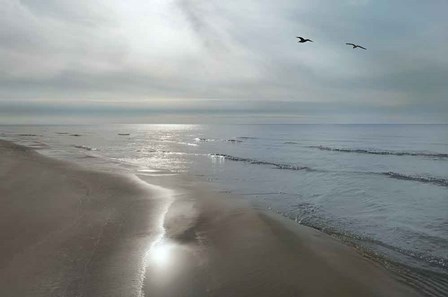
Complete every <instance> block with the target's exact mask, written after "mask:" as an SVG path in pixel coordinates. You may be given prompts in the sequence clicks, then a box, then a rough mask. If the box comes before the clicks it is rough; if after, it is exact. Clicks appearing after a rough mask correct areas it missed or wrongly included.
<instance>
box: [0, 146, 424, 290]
mask: <svg viewBox="0 0 448 297" xmlns="http://www.w3.org/2000/svg"><path fill="white" fill-rule="evenodd" d="M141 178H142V179H145V180H146V181H147V182H144V181H142V179H140V178H138V177H136V176H132V175H125V174H115V173H114V174H112V173H105V172H95V171H92V170H87V169H84V168H81V167H78V166H76V165H73V164H70V163H66V162H61V161H56V160H53V159H50V158H46V157H43V156H41V155H39V154H37V153H36V152H34V151H32V150H31V149H28V148H25V147H22V146H18V145H15V144H11V143H9V142H5V141H1V140H0V296H8V297H16V296H17V297H26V296H36V297H39V296H68V297H72V296H73V297H75V296H92V297H93V296H95V297H100V296H105V297H106V296H107V297H113V296H117V297H125V296H151V297H153V296H154V297H158V296H166V297H176V296H195V297H199V296H219V297H231V296H235V297H238V296H257V297H264V296H266V297H267V296H269V297H272V296H278V297H283V296H285V297H286V296H288V297H295V296H297V297H299V296H301V297H307V296H315V297H325V296H332V297H333V296H366V297H367V296H409V297H411V296H417V295H416V293H414V292H413V291H412V290H411V289H410V288H408V287H407V286H405V285H404V284H402V283H400V282H398V281H397V280H396V279H395V278H394V277H393V276H392V275H391V274H390V273H389V272H388V271H386V270H385V269H384V268H382V267H380V266H379V265H377V264H376V263H373V262H371V261H370V260H367V259H365V258H363V257H362V256H361V255H359V254H358V253H357V252H356V251H355V250H354V249H352V248H350V247H347V246H345V245H343V244H342V243H340V242H338V241H337V240H335V239H333V238H331V237H329V236H327V235H325V234H323V233H321V232H318V231H316V230H313V229H310V228H306V227H303V226H298V225H297V224H294V223H293V222H290V221H288V220H286V219H283V218H281V217H277V216H275V215H272V214H268V213H263V212H259V211H256V210H254V209H252V208H250V207H249V206H248V205H246V204H245V203H244V202H243V201H242V200H240V199H234V198H232V197H229V196H226V195H224V194H219V193H214V192H213V191H210V190H209V189H207V188H206V187H204V186H203V185H201V184H199V183H197V182H195V181H193V180H190V179H189V178H181V177H173V176H159V177H141Z"/></svg>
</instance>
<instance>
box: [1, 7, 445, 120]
mask: <svg viewBox="0 0 448 297" xmlns="http://www.w3.org/2000/svg"><path fill="white" fill-rule="evenodd" d="M447 11H448V1H446V0H429V1H421V0H340V1H334V0H277V1H272V0H238V1H219V0H127V1H121V0H78V1H73V0H20V1H19V0H0V124H1V123H3V124H14V123H18V124H23V123H35V124H46V123H152V122H154V123H448V83H447V81H448V57H447V54H448V19H447V17H446V12H447ZM296 36H304V37H306V38H311V39H312V40H313V41H314V42H313V43H306V44H298V43H297V40H296V38H295V37H296ZM346 42H353V43H357V44H361V45H363V46H365V47H366V48H367V51H364V50H360V49H357V50H353V49H352V48H351V47H349V46H347V45H345V43H346Z"/></svg>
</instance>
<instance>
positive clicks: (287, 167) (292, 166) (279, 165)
mask: <svg viewBox="0 0 448 297" xmlns="http://www.w3.org/2000/svg"><path fill="white" fill-rule="evenodd" d="M210 156H211V157H212V158H222V159H225V160H230V161H235V162H244V163H249V164H254V165H269V166H273V167H276V168H278V169H285V170H312V169H311V168H309V167H307V166H300V165H295V164H282V163H275V162H269V161H260V160H255V159H250V158H240V157H235V156H231V155H226V154H211V155H210Z"/></svg>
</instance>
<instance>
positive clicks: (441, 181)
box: [381, 171, 448, 187]
mask: <svg viewBox="0 0 448 297" xmlns="http://www.w3.org/2000/svg"><path fill="white" fill-rule="evenodd" d="M381 174H382V175H385V176H388V177H390V178H395V179H401V180H409V181H417V182H421V183H428V184H434V185H439V186H443V187H448V179H446V178H439V177H431V176H415V175H406V174H401V173H396V172H391V171H389V172H382V173H381Z"/></svg>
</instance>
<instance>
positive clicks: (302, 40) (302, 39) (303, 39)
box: [297, 36, 313, 43]
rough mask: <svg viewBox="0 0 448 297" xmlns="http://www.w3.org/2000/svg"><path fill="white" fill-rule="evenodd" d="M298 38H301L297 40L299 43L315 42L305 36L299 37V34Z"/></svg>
mask: <svg viewBox="0 0 448 297" xmlns="http://www.w3.org/2000/svg"><path fill="white" fill-rule="evenodd" d="M297 38H299V39H300V40H299V41H297V42H298V43H305V42H308V41H309V42H313V41H312V40H311V39H305V38H303V37H299V36H297Z"/></svg>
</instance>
